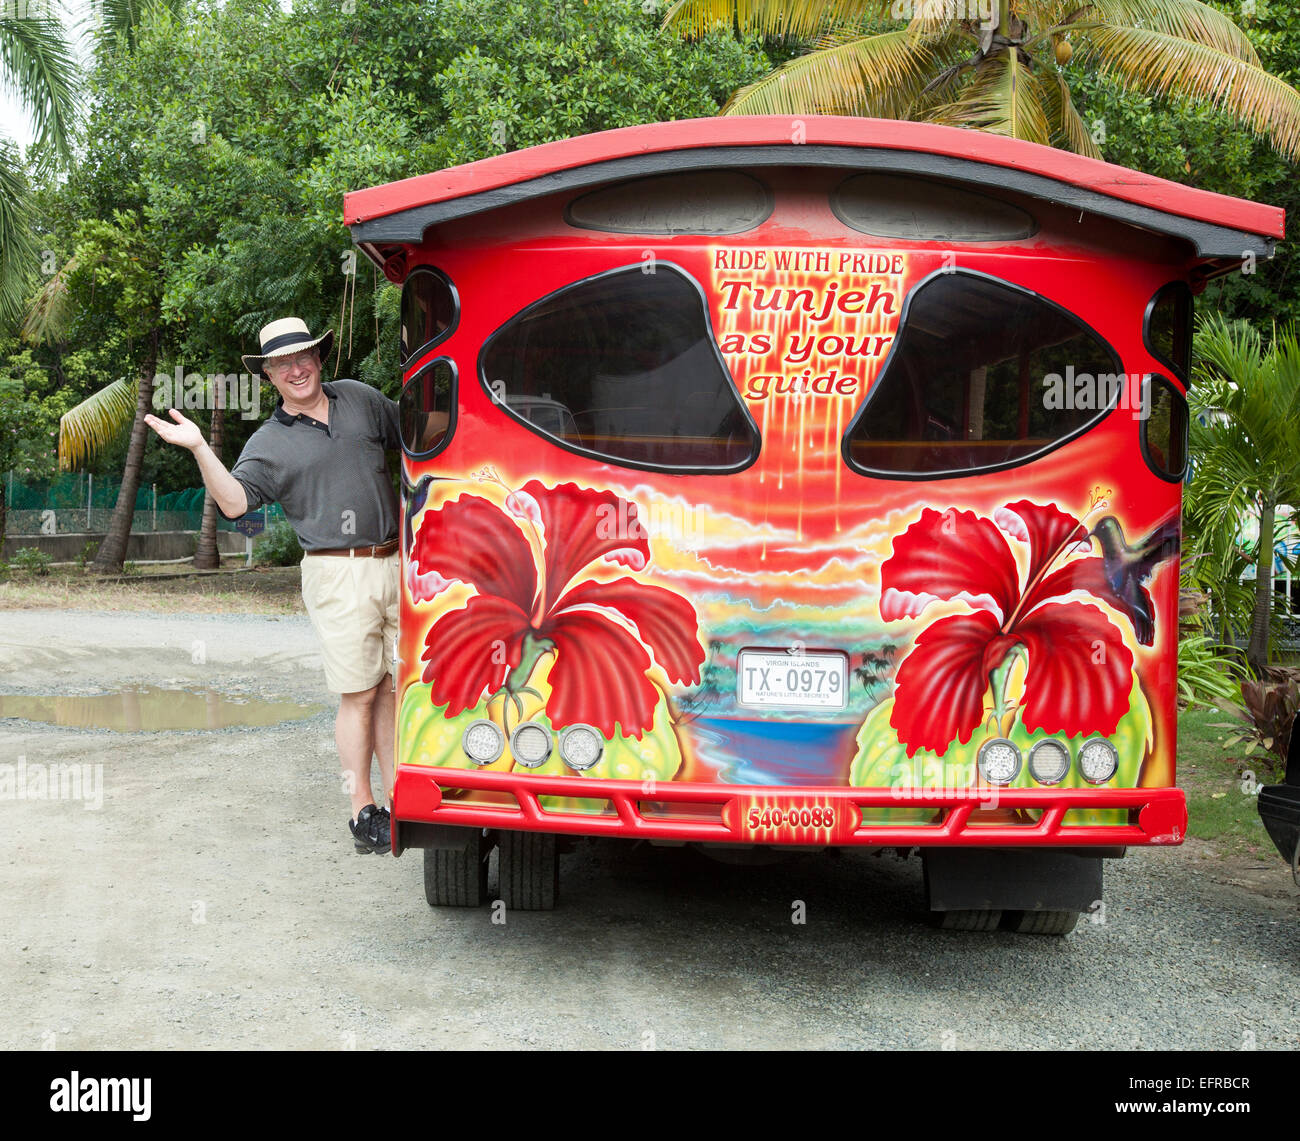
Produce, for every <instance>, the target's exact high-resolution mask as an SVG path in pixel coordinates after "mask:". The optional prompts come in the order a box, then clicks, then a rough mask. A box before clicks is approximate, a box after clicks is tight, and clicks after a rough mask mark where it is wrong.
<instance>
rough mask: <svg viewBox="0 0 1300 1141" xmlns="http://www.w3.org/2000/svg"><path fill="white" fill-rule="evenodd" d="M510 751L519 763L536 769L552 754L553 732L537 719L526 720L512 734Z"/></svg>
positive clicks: (527, 767)
mask: <svg viewBox="0 0 1300 1141" xmlns="http://www.w3.org/2000/svg"><path fill="white" fill-rule="evenodd" d="M510 752H511V753H513V754H514V758H515V762H516V763H517V764H521V765H523V766H524V768H526V769H535V768H537V767H538V766H539V765H544V764H545V763H546V758H547V757H549V756H550V755H551V734H550V733H549V732H548V731H547V729H546V726H544V725H539V724H538V723H537V722H536V721H525V722H524V723H523V724H522V725H520V726H518V728H516V729H515V731H514V732H513V733H511V734H510Z"/></svg>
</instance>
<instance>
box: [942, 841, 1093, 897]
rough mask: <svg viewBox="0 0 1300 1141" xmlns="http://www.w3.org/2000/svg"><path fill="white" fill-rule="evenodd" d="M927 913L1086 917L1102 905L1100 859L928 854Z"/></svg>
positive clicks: (1006, 852)
mask: <svg viewBox="0 0 1300 1141" xmlns="http://www.w3.org/2000/svg"><path fill="white" fill-rule="evenodd" d="M921 862H922V866H923V868H924V871H925V897H926V904H927V906H928V907H929V908H930V910H931V911H985V910H989V911H996V910H1007V911H1089V910H1091V908H1092V907H1093V905H1094V904H1095V903H1096V902H1097V901H1098V900H1100V899H1101V881H1102V875H1101V856H1099V855H1096V856H1094V855H1085V854H1079V853H1075V852H1045V851H1043V850H1042V849H1032V848H1031V849H1025V848H1012V849H1003V848H993V849H984V848H927V849H924V850H923V851H922V853H921Z"/></svg>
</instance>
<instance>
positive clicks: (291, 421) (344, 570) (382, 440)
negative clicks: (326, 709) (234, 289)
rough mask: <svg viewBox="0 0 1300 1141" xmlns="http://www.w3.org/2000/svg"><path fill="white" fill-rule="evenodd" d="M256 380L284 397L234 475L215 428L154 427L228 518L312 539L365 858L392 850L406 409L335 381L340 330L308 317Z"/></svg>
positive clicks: (263, 339) (310, 597) (307, 575)
mask: <svg viewBox="0 0 1300 1141" xmlns="http://www.w3.org/2000/svg"><path fill="white" fill-rule="evenodd" d="M259 341H260V343H261V350H262V351H261V353H260V354H259V355H250V356H245V357H244V365H245V367H247V368H248V369H249V371H250V372H254V373H258V374H260V375H261V376H262V378H263V379H265V380H269V381H270V383H271V384H273V385H274V386H275V388H276V391H277V392H278V393H279V394H280V395H279V399H278V400H277V401H276V407H275V409H274V411H273V412H272V413H271V417H270V419H268V420H267V421H266V423H264V424H263V425H262V426H261V427H259V428H258V429H257V431H256V432H254V433H253V435H252V436H251V437H250V438H249V440H248V443H247V444H245V445H244V450H243V452H241V453H240V456H239V459H238V460H237V461H236V463H235V466H234V467H233V468H231V469H230V470H229V471H227V470H226V468H225V466H224V465H223V464H222V462H221V461H220V460H219V459H218V458H217V456H216V454H215V453H214V452H213V451H212V449H211V448H210V447H209V446H208V444H207V441H206V440H204V438H203V434H202V432H201V431H200V430H199V428H198V426H197V425H196V424H194V423H193V422H192V421H190V420H187V419H186V418H185V417H184V416H182V415H181V414H180V413H179V412H178V411H177V410H176V409H174V408H172V409H169V412H170V415H171V418H172V421H174V422H172V423H169V422H167V421H166V420H161V419H159V418H158V417H156V416H146V417H145V421H146V423H148V425H149V426H150V427H151V428H152V429H153V430H154V431H155V432H157V433H158V435H159V436H161V437H162V438H163V439H164V440H166V441H167V442H168V443H171V444H177V445H179V446H180V447H183V448H188V449H189V450H190V451H191V452H192V453H193V454H194V458H195V459H196V460H197V461H198V465H199V472H200V474H201V475H202V476H203V483H204V485H205V486H206V487H207V489H208V493H209V494H210V495H211V496H212V497H213V499H215V500H216V502H217V506H218V508H219V509H220V511H221V513H222V515H224V516H225V517H226V518H227V519H237V518H239V516H241V515H243V514H245V513H246V512H248V511H252V510H255V509H256V508H258V507H260V506H261V505H262V504H264V503H275V502H278V503H279V504H280V506H281V507H282V508H283V509H284V513H285V517H286V518H287V519H288V520H289V523H290V525H291V526H292V527H293V529H294V531H295V532H296V533H297V535H298V541H299V542H300V543H301V544H302V547H303V551H304V552H305V553H304V557H303V560H302V597H303V602H304V603H305V604H306V606H307V613H308V614H309V615H310V616H311V622H312V626H313V628H314V629H315V631H316V634H317V637H318V638H319V639H320V642H321V648H322V653H323V657H324V663H325V681H326V684H327V685H328V686H329V688H330V690H331V691H332V692H334V693H337V694H339V711H338V716H337V718H336V720H335V726H334V740H335V743H336V745H337V746H338V751H339V761H340V764H341V765H342V768H343V772H344V777H345V783H346V787H347V788H348V791H349V793H350V794H351V798H352V819H351V820H350V821H349V824H348V827H349V829H350V830H351V832H352V836H353V840H354V842H355V845H356V850H357V851H358V852H363V853H364V852H386V851H389V850H390V847H391V846H390V840H389V825H390V818H389V809H388V808H387V807H384V808H380V807H379V806H377V805H376V804H375V803H374V800H373V797H372V796H371V791H370V771H371V755H372V753H373V754H374V755H376V756H377V757H378V759H379V771H380V775H381V777H382V779H383V782H384V791H385V800H386V802H387V801H388V799H389V797H391V792H392V787H393V751H394V721H395V717H394V701H393V689H392V682H391V680H390V678H389V675H388V669H389V661H390V659H391V656H392V654H393V647H394V643H395V640H396V637H397V615H398V607H399V582H400V574H401V572H400V565H399V564H400V562H401V558H400V555H399V551H398V547H399V544H398V538H397V534H398V531H397V528H398V519H399V511H398V506H397V496H396V495H395V494H394V491H393V486H392V482H391V481H390V479H389V476H388V469H387V465H386V462H385V455H384V453H385V451H387V450H391V449H395V448H398V447H400V436H399V434H398V419H397V402H396V401H393V400H390V399H388V397H386V396H384V395H383V394H382V393H380V392H378V391H377V390H376V389H374V388H372V387H371V386H370V385H368V384H362V383H361V382H360V381H356V380H336V381H332V382H326V383H322V381H321V361H322V359H328V358H329V352H330V347H331V346H332V345H333V343H334V333H333V331H332V330H331V331H329V332H327V333H325V335H324V336H321V337H315V338H313V337H312V335H311V333H310V332H309V331H308V329H307V325H306V323H305V322H303V321H301V320H299V319H298V318H296V317H286V318H284V319H283V320H280V321H272V322H271V324H269V325H267V326H265V327H264V328H263V329H262V330H261V333H260V334H259Z"/></svg>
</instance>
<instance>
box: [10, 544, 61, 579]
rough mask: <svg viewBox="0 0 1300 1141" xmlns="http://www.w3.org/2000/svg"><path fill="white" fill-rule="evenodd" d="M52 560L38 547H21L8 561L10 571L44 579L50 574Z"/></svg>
mask: <svg viewBox="0 0 1300 1141" xmlns="http://www.w3.org/2000/svg"><path fill="white" fill-rule="evenodd" d="M53 561H54V560H53V559H52V558H51V557H50V555H49V554H48V553H47V552H45V551H42V550H41V549H40V547H21V548H19V549H18V550H17V551H15V552H14V556H13V558H12V559H10V560H9V566H10V568H11V569H14V570H20V571H25V572H27V573H28V574H32V575H36V576H37V577H40V578H44V577H45V576H46V575H47V574H49V573H50V563H51V562H53Z"/></svg>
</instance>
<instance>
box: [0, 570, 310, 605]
mask: <svg viewBox="0 0 1300 1141" xmlns="http://www.w3.org/2000/svg"><path fill="white" fill-rule="evenodd" d="M242 561H243V556H242V555H240V556H238V557H237V558H234V559H228V560H225V566H226V569H229V568H230V567H231V565H238V564H239V563H242ZM189 569H191V568H190V567H188V565H187V564H185V563H173V564H169V565H158V566H148V567H140V568H139V570H140V573H139V574H136V575H132V576H131V579H130V581H125V582H123V581H118V580H112V579H101V578H100V577H99V576H97V575H94V574H91V573H90V572H88V571H85V570H81V569H78V568H76V567H55V568H53V569H51V570H50V572H49V574H48V575H46V576H45V577H43V578H36V577H34V576H31V575H10V576H8V578H7V580H0V610H40V609H51V608H53V609H59V610H106V611H113V610H122V611H127V610H145V611H150V612H158V611H160V610H172V611H186V612H190V613H196V614H273V615H279V614H306V613H307V610H306V608H305V607H304V606H303V604H302V594H301V585H302V580H301V577H300V574H299V571H298V568H297V567H268V568H257V567H255V568H253V569H252V570H240V571H237V572H235V573H232V574H226V573H222V574H198V575H194V576H192V577H184V578H179V577H175V576H176V575H177V574H178V573H179V572H183V571H186V570H189Z"/></svg>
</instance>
